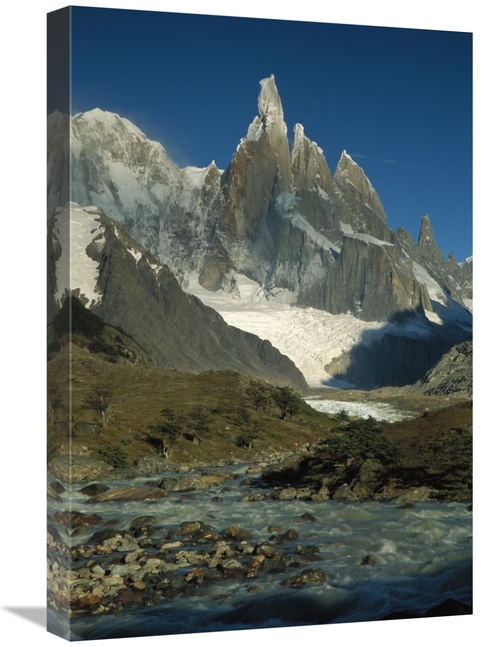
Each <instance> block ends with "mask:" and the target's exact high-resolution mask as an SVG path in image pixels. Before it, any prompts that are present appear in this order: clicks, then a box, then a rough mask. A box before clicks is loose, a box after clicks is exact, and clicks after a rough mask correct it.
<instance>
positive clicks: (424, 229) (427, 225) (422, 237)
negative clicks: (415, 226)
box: [418, 214, 436, 248]
mask: <svg viewBox="0 0 500 647" xmlns="http://www.w3.org/2000/svg"><path fill="white" fill-rule="evenodd" d="M418 246H419V247H422V248H434V247H436V240H435V238H434V232H433V230H432V225H431V220H430V218H429V216H428V215H427V214H424V215H423V216H422V221H421V223H420V232H419V235H418Z"/></svg>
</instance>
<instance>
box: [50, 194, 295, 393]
mask: <svg viewBox="0 0 500 647" xmlns="http://www.w3.org/2000/svg"><path fill="white" fill-rule="evenodd" d="M70 231H71V236H70ZM49 248H51V249H52V252H51V254H50V256H49V277H50V284H51V285H53V288H54V290H53V294H52V295H51V302H52V303H51V308H50V309H49V312H52V314H53V315H54V316H55V314H56V313H57V312H58V310H59V308H60V307H61V306H62V304H63V303H64V301H65V299H66V298H67V297H68V296H69V295H73V296H74V297H77V298H78V299H79V300H80V301H81V302H82V303H83V304H84V305H86V306H87V307H88V308H90V309H91V310H92V312H93V313H95V314H96V315H97V316H98V317H99V318H101V319H102V320H103V321H104V322H106V323H107V324H110V325H113V326H119V327H121V328H123V329H124V330H125V331H126V332H127V333H128V334H129V335H130V336H131V337H132V338H133V339H135V340H136V341H137V342H138V343H139V344H140V345H141V346H142V348H144V350H145V351H146V352H147V353H149V355H151V357H153V358H154V359H155V361H156V362H157V363H158V365H159V366H160V367H168V368H177V369H182V370H185V371H194V372H200V371H203V370H209V369H212V370H222V369H232V370H237V371H239V372H242V373H247V374H250V375H253V376H255V377H260V378H264V379H269V380H270V381H273V382H276V383H278V384H289V385H292V386H293V387H294V388H296V389H298V390H300V391H303V390H305V389H306V388H307V385H306V382H305V380H304V377H303V376H302V374H301V373H300V371H299V370H298V369H297V368H296V366H295V365H294V364H293V362H292V361H291V360H290V359H288V357H285V356H284V355H282V354H281V353H280V352H279V351H278V350H277V349H276V348H274V347H273V346H272V345H271V344H270V343H269V342H268V341H266V340H262V339H259V338H258V337H257V336H255V335H252V334H250V333H247V332H244V331H242V330H238V329H236V328H233V327H232V326H229V325H227V324H226V322H225V321H224V320H223V318H222V317H221V316H220V315H219V314H218V313H217V312H215V310H213V309H211V308H209V307H207V306H205V305H203V303H202V302H201V301H200V300H199V299H197V298H196V297H194V296H191V295H188V294H186V293H185V292H184V291H183V290H182V289H181V287H180V285H179V283H178V281H177V279H176V278H175V276H174V275H173V273H172V272H171V271H170V269H169V268H168V267H167V266H166V265H163V264H161V263H159V262H158V260H157V259H156V258H155V257H154V256H152V254H150V253H149V252H147V251H146V250H145V249H144V248H142V247H141V246H140V245H138V244H137V243H136V242H135V241H134V240H133V239H132V238H131V237H130V235H129V234H128V233H127V232H126V231H125V229H124V228H123V227H122V226H120V225H119V224H118V223H117V222H115V221H113V220H112V219H110V218H108V217H107V216H106V215H105V214H104V212H103V211H102V209H100V208H95V207H87V208H82V207H79V206H78V205H76V204H74V203H72V204H70V205H68V207H67V209H64V210H56V213H55V215H54V216H53V218H52V219H51V221H49ZM68 267H69V269H70V271H68Z"/></svg>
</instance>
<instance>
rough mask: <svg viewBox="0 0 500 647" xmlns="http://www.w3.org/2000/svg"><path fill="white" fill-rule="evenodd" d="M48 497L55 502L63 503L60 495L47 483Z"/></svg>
mask: <svg viewBox="0 0 500 647" xmlns="http://www.w3.org/2000/svg"><path fill="white" fill-rule="evenodd" d="M47 496H48V497H49V499H54V501H62V499H61V497H60V496H59V494H58V493H57V492H56V491H55V490H54V488H53V487H52V486H51V485H49V484H48V483H47Z"/></svg>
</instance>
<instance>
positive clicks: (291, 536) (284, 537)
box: [278, 528, 299, 542]
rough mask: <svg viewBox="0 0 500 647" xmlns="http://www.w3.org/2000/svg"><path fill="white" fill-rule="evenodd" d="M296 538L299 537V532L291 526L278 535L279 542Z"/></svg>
mask: <svg viewBox="0 0 500 647" xmlns="http://www.w3.org/2000/svg"><path fill="white" fill-rule="evenodd" d="M298 538H299V533H298V532H297V531H296V530H294V529H293V528H289V529H288V530H287V531H285V532H284V533H283V534H282V535H280V536H279V537H278V541H280V542H285V541H295V540H296V539H298Z"/></svg>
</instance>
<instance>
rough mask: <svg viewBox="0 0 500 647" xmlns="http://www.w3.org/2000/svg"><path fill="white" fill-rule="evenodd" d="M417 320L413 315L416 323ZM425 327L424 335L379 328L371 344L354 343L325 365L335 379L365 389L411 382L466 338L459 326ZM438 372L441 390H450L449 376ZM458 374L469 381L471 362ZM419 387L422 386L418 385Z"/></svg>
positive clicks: (415, 380) (470, 377)
mask: <svg viewBox="0 0 500 647" xmlns="http://www.w3.org/2000/svg"><path fill="white" fill-rule="evenodd" d="M418 321H419V319H418V318H415V322H416V323H418ZM426 327H427V328H428V330H429V333H430V334H429V335H426V336H419V335H415V336H409V335H404V334H395V332H396V331H391V330H388V331H387V332H384V331H383V330H382V332H381V334H379V335H378V336H377V337H376V338H375V339H373V341H372V343H371V344H369V345H365V344H363V343H361V344H358V345H356V346H354V347H353V348H352V349H351V350H350V351H349V352H348V353H344V354H343V355H340V356H339V357H336V358H334V359H333V360H332V361H331V362H329V364H327V366H326V367H325V368H326V370H327V371H328V372H329V373H330V374H331V375H332V377H334V378H335V379H340V380H344V381H346V382H348V383H353V384H356V385H357V386H358V387H360V388H365V389H371V388H375V387H381V386H404V385H406V384H413V383H415V382H417V381H418V380H420V379H422V378H423V376H425V375H426V373H427V372H428V371H430V370H431V368H432V367H433V366H434V365H435V364H436V362H438V361H439V360H440V358H441V357H443V355H444V354H445V353H447V352H448V351H449V350H450V348H451V347H452V346H453V345H454V344H456V343H457V342H462V341H463V340H464V339H466V338H467V337H468V334H467V332H466V331H464V330H463V329H461V328H460V327H455V326H448V327H447V328H446V329H445V331H443V330H442V329H441V328H440V327H438V326H434V325H428V324H426ZM468 343H471V342H468ZM388 358H390V361H388ZM438 370H439V369H438ZM441 375H442V379H443V380H444V384H443V389H446V388H449V389H453V388H454V387H452V386H451V385H449V387H446V386H445V384H447V383H448V378H449V377H450V375H449V374H446V373H445V372H444V371H443V372H442V374H441ZM460 375H461V376H462V377H463V380H464V381H465V383H469V384H471V382H472V365H471V364H470V363H469V365H468V366H466V363H464V364H463V372H462V371H461V372H460ZM457 379H458V374H457ZM422 388H424V387H420V389H422ZM429 388H431V387H430V385H429ZM426 392H427V391H426ZM450 392H451V391H450ZM443 393H444V391H443ZM429 394H430V391H429ZM436 394H437V391H436Z"/></svg>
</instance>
